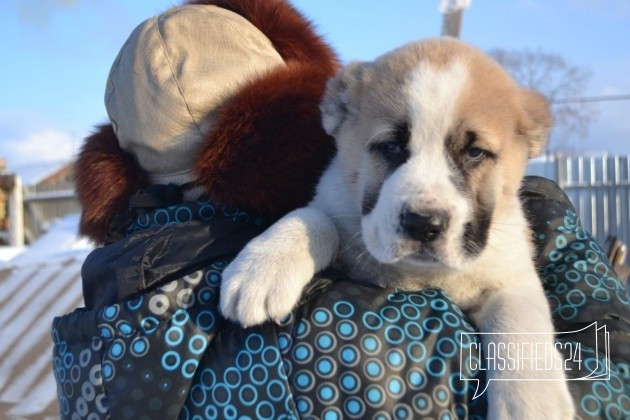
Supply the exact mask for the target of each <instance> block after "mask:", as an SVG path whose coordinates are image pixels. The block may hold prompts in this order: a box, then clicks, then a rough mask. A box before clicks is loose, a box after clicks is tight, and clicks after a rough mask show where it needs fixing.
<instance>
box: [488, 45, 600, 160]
mask: <svg viewBox="0 0 630 420" xmlns="http://www.w3.org/2000/svg"><path fill="white" fill-rule="evenodd" d="M489 53H490V55H491V56H492V57H493V58H494V59H495V60H496V61H497V62H499V64H501V65H502V66H503V68H505V70H506V71H507V72H508V73H510V75H511V76H512V77H513V78H514V79H515V80H516V81H517V82H518V83H519V84H520V85H521V86H523V87H526V88H528V89H533V90H536V91H538V92H540V93H542V94H543V95H545V96H546V97H547V99H548V100H549V102H550V103H551V106H552V112H553V116H554V120H555V129H554V131H553V135H552V140H551V141H552V142H553V143H554V144H550V146H549V147H550V149H553V150H559V149H563V148H566V147H567V143H568V142H569V141H570V140H573V139H574V138H576V137H577V138H584V137H586V135H587V134H588V127H589V125H590V123H591V122H592V121H593V120H594V119H595V118H597V110H596V107H595V105H594V104H593V103H589V102H576V101H573V102H563V101H562V99H565V98H579V97H581V96H583V95H584V93H585V92H586V89H587V87H588V83H589V81H590V79H591V76H592V73H591V72H590V71H589V70H587V69H583V68H580V67H578V66H574V65H571V64H569V63H567V62H566V60H565V59H564V58H563V57H562V56H561V55H559V54H550V53H546V52H543V51H540V50H537V51H532V50H527V49H525V50H504V49H494V50H491V51H490V52H489ZM556 101H558V102H556Z"/></svg>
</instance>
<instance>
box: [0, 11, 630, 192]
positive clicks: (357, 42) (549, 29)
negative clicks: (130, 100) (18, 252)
mask: <svg viewBox="0 0 630 420" xmlns="http://www.w3.org/2000/svg"><path fill="white" fill-rule="evenodd" d="M438 3H439V1H438V0H396V1H384V0H343V1H341V0H295V1H293V4H294V5H295V6H296V7H297V8H298V9H299V10H301V11H302V12H303V13H304V14H305V15H306V16H307V17H308V18H309V19H310V20H311V21H313V22H314V23H315V24H316V26H317V28H318V29H319V32H320V33H321V34H323V35H324V36H325V38H326V39H327V40H328V42H330V43H331V44H332V46H333V48H335V49H336V50H337V52H338V53H339V55H340V57H341V58H342V60H343V61H344V62H347V61H350V60H356V59H359V60H370V59H373V58H375V57H377V56H378V55H380V54H382V53H384V52H386V51H388V50H391V49H393V48H396V47H398V46H400V45H403V44H405V43H407V42H410V41H414V40H417V39H422V38H427V37H434V36H438V35H439V34H440V30H441V25H442V16H441V15H440V13H439V12H438ZM177 4H179V3H178V2H174V1H171V0H168V1H167V0H134V1H130V0H8V1H5V2H4V4H3V6H4V7H3V13H2V14H1V15H0V39H1V40H2V41H1V42H0V53H1V55H0V56H1V57H3V64H2V78H0V157H4V158H5V159H6V160H7V163H8V167H9V169H10V170H11V171H15V172H18V173H19V174H22V175H23V177H24V178H26V180H27V181H28V179H29V178H32V177H34V176H35V175H34V174H37V173H41V172H42V170H44V169H46V170H48V169H50V168H52V167H54V166H55V165H59V164H60V163H62V162H67V161H70V160H72V159H73V157H74V155H75V153H76V152H77V150H78V149H79V148H80V146H81V143H82V141H83V138H85V137H86V136H87V135H89V133H90V132H91V130H92V128H93V127H94V126H95V125H97V124H101V123H104V122H106V121H107V114H106V112H105V107H104V105H103V94H104V88H105V81H106V79H107V74H108V72H109V68H110V66H111V64H112V62H113V60H114V58H115V57H116V55H117V53H118V50H119V49H120V47H121V46H122V44H123V42H124V41H125V39H126V38H127V36H128V35H129V34H130V32H131V31H132V30H133V28H134V27H135V26H136V25H138V24H139V23H140V22H142V21H143V20H144V19H146V18H148V17H150V16H152V15H155V14H158V13H160V12H161V11H163V10H165V9H166V8H168V7H170V6H173V5H177ZM461 38H462V39H463V40H465V41H467V42H470V43H472V44H473V45H476V46H478V47H479V48H481V49H484V50H490V49H493V48H504V49H508V50H510V49H523V48H529V49H534V50H538V49H540V50H541V51H544V52H547V53H557V54H560V55H562V56H563V57H564V58H565V59H566V61H568V62H569V63H570V64H572V65H576V66H579V67H582V68H585V69H587V70H589V71H590V72H591V73H592V78H591V80H590V84H589V88H588V91H587V92H585V95H586V96H608V95H627V94H630V42H628V40H629V39H630V1H628V0H597V1H595V0H504V1H491V0H472V4H471V6H470V8H469V9H468V10H467V11H466V12H465V14H464V19H463V28H462V36H461ZM596 108H597V114H598V117H597V119H596V120H595V121H594V122H593V123H592V124H591V126H590V130H589V133H588V136H587V137H586V138H584V139H570V141H568V142H565V143H563V144H562V145H561V147H562V148H565V149H567V150H570V151H595V152H609V153H622V154H630V101H628V100H626V101H609V102H601V103H598V104H597V105H596Z"/></svg>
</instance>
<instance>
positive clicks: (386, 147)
mask: <svg viewBox="0 0 630 420" xmlns="http://www.w3.org/2000/svg"><path fill="white" fill-rule="evenodd" d="M378 148H379V150H380V151H381V152H382V153H383V154H386V155H389V156H400V155H402V154H403V153H404V152H405V149H404V147H403V146H402V145H401V144H400V143H399V142H397V141H387V142H384V143H381V144H379V147H378Z"/></svg>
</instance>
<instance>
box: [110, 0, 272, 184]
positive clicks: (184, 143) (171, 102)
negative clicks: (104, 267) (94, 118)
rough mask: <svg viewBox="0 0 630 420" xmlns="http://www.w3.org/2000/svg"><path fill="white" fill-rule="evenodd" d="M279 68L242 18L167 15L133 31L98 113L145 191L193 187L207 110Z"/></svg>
mask: <svg viewBox="0 0 630 420" xmlns="http://www.w3.org/2000/svg"><path fill="white" fill-rule="evenodd" d="M283 65H284V61H283V60H282V58H281V57H280V54H278V52H277V51H276V50H275V49H274V48H273V45H271V41H269V39H267V37H265V35H263V34H262V33H261V32H260V31H259V30H258V29H257V28H256V27H255V26H254V25H252V24H251V23H249V22H248V21H247V20H246V19H244V18H243V17H242V16H239V15H237V14H236V13H234V12H230V11H228V10H225V9H221V8H219V7H216V6H203V5H186V6H180V7H175V8H172V9H169V10H168V11H166V12H165V13H162V14H161V15H159V16H156V17H153V18H151V19H148V20H146V21H145V22H143V23H142V24H140V25H139V26H138V27H137V28H136V29H135V30H134V31H133V32H132V34H131V35H130V36H129V39H128V40H127V42H125V45H124V46H123V47H122V49H121V51H120V53H119V54H118V57H117V58H116V60H115V61H114V64H113V66H112V69H111V71H110V73H109V78H108V80H107V89H106V92H105V106H106V108H107V113H108V115H109V119H110V121H111V123H112V126H113V127H114V132H115V133H116V137H117V138H118V144H120V147H121V148H122V149H123V150H124V151H126V152H129V153H131V154H132V155H133V157H134V158H135V159H136V161H137V162H138V164H139V165H140V166H141V167H142V169H144V170H145V171H147V172H148V174H149V178H150V181H151V182H152V183H153V184H169V183H173V184H184V183H186V182H189V181H192V180H193V177H194V176H193V173H192V169H193V165H194V163H195V157H196V154H197V151H198V149H199V146H200V145H201V143H202V142H203V140H204V137H205V136H207V135H208V133H209V132H210V130H211V127H212V120H213V118H214V114H215V110H216V109H217V107H218V106H219V105H221V104H222V103H223V102H225V101H226V100H227V99H229V98H230V96H232V95H234V94H235V93H236V92H238V89H239V88H240V87H242V86H243V85H244V84H245V83H247V82H248V81H250V80H254V79H255V77H256V76H260V75H262V74H264V73H265V72H266V71H268V70H270V69H273V68H274V67H277V66H283Z"/></svg>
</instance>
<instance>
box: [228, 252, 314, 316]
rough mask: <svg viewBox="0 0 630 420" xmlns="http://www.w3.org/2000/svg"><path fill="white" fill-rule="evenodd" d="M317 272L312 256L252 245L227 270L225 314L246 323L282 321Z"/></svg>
mask: <svg viewBox="0 0 630 420" xmlns="http://www.w3.org/2000/svg"><path fill="white" fill-rule="evenodd" d="M299 259H302V261H296V260H299ZM314 274H315V272H314V269H313V263H312V261H309V258H303V256H297V255H287V254H285V253H282V252H280V253H278V252H274V251H273V249H267V251H265V250H262V251H261V250H256V249H250V247H249V246H248V247H246V248H245V250H244V251H243V252H241V253H240V254H239V255H238V257H237V258H236V259H235V260H234V261H233V262H232V263H231V264H230V265H229V266H228V267H227V268H226V269H225V271H224V272H223V282H222V284H221V302H220V305H221V311H222V312H223V316H225V317H226V318H228V319H230V320H232V321H234V322H238V323H240V324H241V325H243V326H244V327H249V326H253V325H258V324H262V323H264V322H265V321H268V320H269V319H272V320H275V321H279V320H281V319H282V318H284V317H285V316H286V315H288V314H289V313H291V311H292V310H293V308H294V307H295V306H296V305H297V303H298V301H299V299H300V296H301V294H302V290H303V288H304V286H305V285H306V284H307V283H308V282H309V281H310V279H311V278H312V277H313V275H314Z"/></svg>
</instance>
